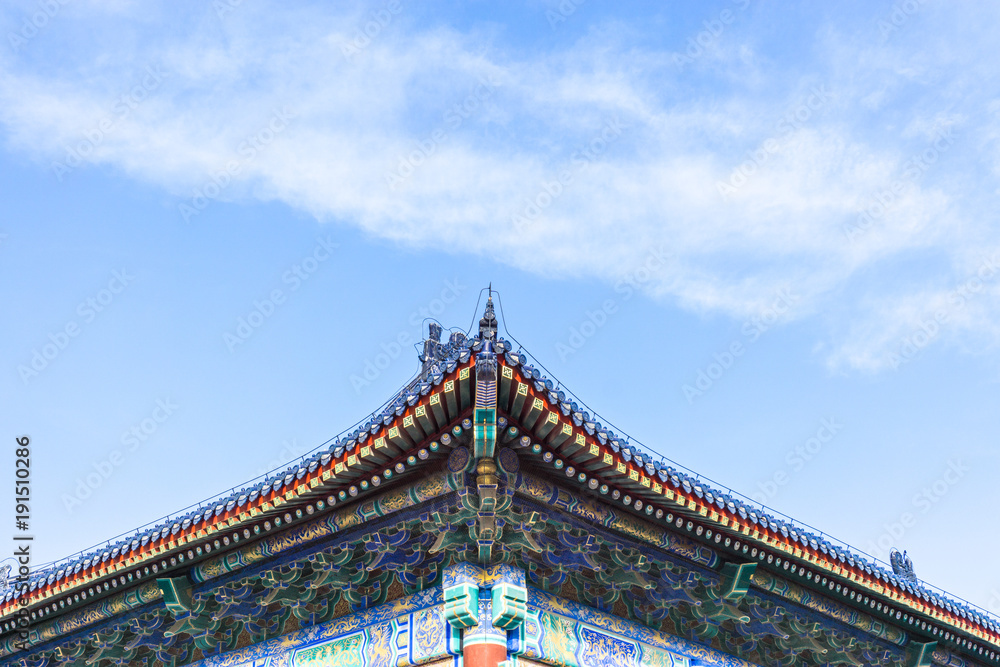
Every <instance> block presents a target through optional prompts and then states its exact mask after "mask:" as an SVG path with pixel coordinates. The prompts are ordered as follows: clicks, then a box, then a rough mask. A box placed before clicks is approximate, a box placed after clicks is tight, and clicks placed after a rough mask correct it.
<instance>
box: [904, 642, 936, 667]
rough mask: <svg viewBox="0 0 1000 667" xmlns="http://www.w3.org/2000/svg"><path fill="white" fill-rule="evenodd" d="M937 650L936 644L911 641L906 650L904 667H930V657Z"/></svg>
mask: <svg viewBox="0 0 1000 667" xmlns="http://www.w3.org/2000/svg"><path fill="white" fill-rule="evenodd" d="M936 648H937V642H926V643H922V642H914V641H911V642H910V643H909V645H908V646H907V648H906V667H930V664H931V655H932V654H933V653H934V649H936Z"/></svg>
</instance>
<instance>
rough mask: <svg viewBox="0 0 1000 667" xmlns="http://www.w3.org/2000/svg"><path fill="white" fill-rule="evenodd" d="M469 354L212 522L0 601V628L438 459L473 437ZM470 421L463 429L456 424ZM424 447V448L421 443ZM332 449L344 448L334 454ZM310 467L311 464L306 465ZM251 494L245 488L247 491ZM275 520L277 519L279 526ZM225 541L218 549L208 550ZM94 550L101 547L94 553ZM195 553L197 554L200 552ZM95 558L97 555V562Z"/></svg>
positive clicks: (175, 564)
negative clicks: (300, 469)
mask: <svg viewBox="0 0 1000 667" xmlns="http://www.w3.org/2000/svg"><path fill="white" fill-rule="evenodd" d="M472 365H473V362H472V359H471V357H470V358H468V359H467V360H466V361H465V362H463V363H457V364H455V365H454V368H453V369H452V370H451V371H450V372H448V373H445V374H442V375H438V376H437V377H435V378H434V379H433V380H431V381H429V382H428V383H427V385H425V386H428V387H430V389H427V390H426V391H425V392H424V393H422V394H421V392H419V391H417V392H416V394H417V396H418V398H417V399H416V400H413V401H412V402H410V403H409V405H407V406H406V407H405V408H404V409H402V410H401V411H399V414H396V415H395V416H394V417H393V418H392V419H389V420H384V421H383V422H376V423H374V424H373V425H372V426H371V427H370V429H368V430H366V431H362V432H360V433H358V435H357V437H355V438H352V439H351V441H350V442H349V443H347V444H346V445H344V446H340V447H336V449H335V453H326V454H323V455H317V457H316V465H315V466H312V465H311V464H310V465H308V466H307V468H306V470H307V471H306V472H305V473H304V474H302V475H301V476H299V477H297V478H296V479H295V480H294V481H293V482H292V483H290V484H283V485H281V487H280V488H277V489H276V488H274V485H273V484H271V483H268V484H266V485H261V487H258V490H260V489H261V488H265V489H266V490H262V491H261V492H260V493H259V495H258V496H257V497H256V498H255V499H254V500H253V501H250V500H247V501H246V502H244V503H243V504H242V505H237V506H234V507H233V508H232V509H231V510H227V511H225V512H223V513H221V514H219V515H217V516H214V517H212V518H211V520H208V521H205V520H202V521H197V522H191V524H190V525H189V526H188V527H187V528H178V529H177V530H176V531H168V533H167V534H166V535H164V536H162V537H159V538H158V539H155V540H150V541H149V542H147V543H146V544H144V545H141V546H140V547H138V548H137V549H132V550H130V551H129V553H128V554H126V555H118V556H116V557H108V558H107V559H104V560H101V561H100V562H98V563H96V564H93V565H91V566H89V567H86V568H81V569H80V571H78V572H75V573H72V574H69V575H65V576H63V577H62V578H60V579H57V580H55V581H53V582H52V583H45V584H43V585H40V586H38V587H36V588H35V589H34V590H32V591H30V592H29V593H27V599H26V600H25V599H24V594H22V595H21V596H12V597H11V598H10V599H7V600H5V601H4V602H3V603H0V632H2V633H6V632H10V631H12V630H14V629H15V627H16V626H17V623H18V616H19V614H21V613H22V609H27V611H28V613H29V614H30V617H31V622H32V623H37V622H39V621H43V620H46V619H47V618H49V617H51V616H53V615H56V614H58V613H61V612H64V611H67V610H70V609H75V608H80V607H83V606H86V605H88V604H90V603H92V602H94V600H95V599H97V598H101V597H104V596H107V595H112V594H115V593H117V592H118V591H119V590H124V589H126V588H129V587H131V586H133V585H134V584H133V582H137V581H141V580H142V579H144V578H145V579H147V580H151V579H152V578H155V577H156V576H163V573H164V572H167V571H169V570H171V569H174V568H179V567H183V566H184V565H185V561H190V560H191V558H190V557H189V556H188V554H189V553H190V554H194V553H195V550H197V549H198V548H199V547H201V548H204V547H205V545H208V548H209V551H208V552H207V553H205V554H204V557H206V558H207V557H208V553H212V552H214V551H219V552H220V553H224V552H226V551H227V550H229V549H230V543H232V549H235V548H236V547H237V544H238V543H239V541H240V540H241V539H243V540H246V539H252V538H253V537H255V536H256V535H259V534H260V531H261V527H262V526H263V524H264V522H265V521H271V520H273V519H274V518H275V517H277V518H278V519H279V522H280V519H281V515H283V514H286V513H288V512H296V510H298V512H303V511H304V509H303V508H305V507H306V506H308V507H310V508H311V509H312V511H311V512H310V514H311V513H312V512H315V511H316V510H317V507H316V505H318V506H319V507H318V509H320V511H322V510H324V509H328V508H331V507H333V506H335V505H337V503H339V502H344V501H349V500H354V499H355V498H357V497H359V496H361V495H364V494H366V493H369V492H372V491H376V490H378V487H379V486H380V484H382V483H383V481H384V480H387V479H390V478H392V477H394V476H396V475H399V474H403V473H408V472H410V471H412V470H413V469H414V468H418V467H421V466H422V464H423V463H424V461H426V460H428V459H437V458H440V457H441V456H443V454H444V453H446V452H447V451H449V450H450V446H454V444H455V443H456V442H457V441H458V440H459V439H463V440H464V439H467V438H469V437H471V435H470V433H471V428H472V424H471V420H468V415H471V410H472V400H473V387H472V384H473V380H472V372H471V367H472ZM463 419H465V420H466V421H468V425H467V426H463V424H462V421H463ZM425 445H426V446H425ZM336 450H342V451H339V452H337V451H336ZM308 468H312V469H311V470H308ZM251 495H253V494H252V493H250V491H248V492H247V496H248V498H249V496H251ZM279 525H280V524H279ZM218 540H224V541H225V543H224V544H223V545H222V546H221V547H213V544H214V543H215V542H216V541H218ZM95 553H96V554H98V555H99V554H100V553H101V552H100V551H98V552H95ZM200 556H201V554H200V553H199V554H198V556H196V558H197V557H200ZM96 558H97V556H96V555H95V559H96Z"/></svg>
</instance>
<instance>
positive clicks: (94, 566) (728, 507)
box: [0, 334, 1000, 646]
mask: <svg viewBox="0 0 1000 667" xmlns="http://www.w3.org/2000/svg"><path fill="white" fill-rule="evenodd" d="M482 345H483V342H482V340H480V339H479V338H466V337H465V336H464V335H458V336H456V335H454V334H453V335H452V337H451V339H450V340H449V342H448V343H447V344H444V345H439V349H438V356H437V358H433V359H427V360H425V363H424V367H423V369H422V371H421V373H419V374H418V376H417V377H416V378H415V379H414V380H412V381H411V382H410V383H408V384H407V385H406V386H405V387H403V388H402V389H401V390H400V391H399V392H398V393H397V394H395V395H394V396H393V398H392V399H390V400H389V401H388V402H387V403H386V404H385V405H383V407H382V408H380V409H379V410H377V411H376V412H374V413H372V414H371V415H369V417H368V418H366V419H365V420H363V421H362V422H361V423H359V425H358V426H357V427H356V428H353V429H351V430H350V431H349V432H346V433H344V434H342V435H341V436H340V437H338V438H336V439H335V440H333V442H332V443H330V442H329V441H328V443H324V446H321V447H324V448H323V449H321V450H319V451H316V452H314V453H313V454H311V455H309V456H307V457H305V458H304V459H303V460H302V461H301V462H299V463H297V464H291V465H289V466H288V467H287V468H286V469H284V470H283V471H280V472H274V473H271V474H268V475H265V476H263V477H262V478H259V479H258V480H255V481H254V482H252V483H249V484H248V486H247V487H245V488H241V489H239V490H235V489H234V490H232V491H230V492H228V493H226V494H224V495H222V496H220V497H216V498H213V499H210V500H208V501H204V502H203V503H201V504H200V505H199V507H198V508H197V509H193V510H190V511H187V512H185V513H182V514H179V515H177V516H172V517H168V518H166V519H164V520H163V521H161V522H159V523H157V524H156V525H153V526H151V527H148V528H145V529H142V530H140V531H138V532H137V533H136V534H134V535H130V536H128V537H122V538H119V539H117V540H116V541H115V542H114V543H109V544H107V545H105V546H103V547H95V548H94V549H91V550H88V551H87V552H85V553H81V554H78V555H76V556H73V557H70V558H68V559H64V560H61V561H58V562H55V563H52V564H50V565H48V566H46V567H44V568H42V569H41V570H39V571H37V572H35V573H33V574H32V576H31V578H30V583H29V585H28V587H27V589H26V592H23V593H22V592H20V591H16V590H13V589H10V590H8V591H7V592H6V593H5V594H4V595H3V597H2V598H0V618H2V617H4V616H7V615H9V614H10V613H11V610H12V609H14V608H15V606H17V605H19V603H20V598H21V596H22V595H27V596H29V597H30V598H35V599H32V601H31V604H34V603H35V602H36V601H41V600H43V599H45V598H46V597H48V595H49V594H50V593H51V594H61V593H64V592H65V591H67V590H70V589H72V588H73V587H74V586H76V585H79V584H80V583H84V584H86V583H88V582H92V581H95V580H98V579H104V578H107V577H110V576H111V575H112V574H113V573H114V572H115V570H114V568H111V567H110V565H112V564H116V563H134V562H137V561H138V559H139V558H142V557H145V556H148V555H150V554H152V555H153V556H154V557H159V555H160V554H165V553H173V551H175V550H177V549H178V548H179V547H180V546H183V545H184V543H185V538H187V537H189V536H190V537H191V539H195V536H200V537H204V536H205V535H208V534H210V533H211V532H212V531H213V530H217V529H218V528H220V527H228V526H231V525H238V524H239V523H240V521H241V520H245V519H246V518H247V516H248V515H249V516H255V515H257V514H258V513H259V512H260V511H262V509H261V508H270V509H272V510H273V509H274V508H276V507H278V506H280V505H281V504H283V502H284V501H283V489H284V490H285V491H286V492H287V490H288V489H294V488H296V487H297V486H299V485H301V484H303V483H304V482H306V483H307V482H310V480H312V479H317V476H318V475H320V474H326V473H325V472H324V471H326V470H328V469H329V468H330V467H332V466H331V464H332V463H333V462H335V461H337V460H340V459H343V458H344V457H346V456H350V455H351V454H353V453H356V452H358V451H359V449H360V448H362V447H364V446H365V444H366V443H367V442H369V441H370V440H372V439H374V438H375V436H379V434H380V433H382V432H383V431H384V430H385V429H387V428H388V427H389V426H390V425H391V424H393V422H394V421H396V419H397V418H399V417H401V416H402V415H403V414H404V413H406V412H407V411H408V409H410V408H413V406H415V405H417V404H418V403H419V402H421V401H422V399H424V398H426V397H427V396H428V395H429V394H430V393H431V392H432V391H433V390H434V388H435V387H439V386H440V385H441V384H442V382H444V381H445V380H446V378H447V377H449V376H451V375H453V374H455V372H456V371H457V370H459V369H461V368H468V367H469V366H470V365H471V364H470V363H469V362H470V359H471V357H472V355H473V353H475V352H477V351H479V350H480V349H481V348H482ZM495 350H496V352H497V353H498V354H499V355H500V356H501V357H502V363H503V365H505V366H507V367H510V368H512V369H516V372H517V374H518V376H519V377H520V379H521V380H524V381H526V382H527V383H528V384H529V385H530V386H531V388H532V389H533V395H534V396H536V397H537V398H540V399H542V400H543V401H544V402H545V404H546V406H547V407H548V408H549V409H551V410H553V411H558V414H560V415H562V417H564V418H566V419H567V423H571V424H572V425H573V426H574V427H576V428H578V429H580V430H582V432H583V433H585V434H586V435H587V436H589V437H590V438H592V439H593V440H594V441H595V444H598V445H600V447H602V448H606V449H607V450H608V451H610V452H613V453H614V455H615V456H616V457H617V458H618V460H619V461H621V462H623V463H624V464H627V465H628V467H629V469H631V468H632V466H635V468H636V469H638V470H640V471H642V472H644V473H645V474H646V475H647V476H648V477H649V478H650V479H652V480H657V481H658V482H659V484H657V486H660V485H662V487H663V489H664V490H663V492H662V494H668V495H667V497H675V498H677V499H680V498H684V502H690V503H694V504H696V505H697V506H698V507H700V508H709V507H711V508H713V509H712V512H713V514H717V515H719V516H725V517H731V519H732V521H733V522H734V524H733V525H739V526H741V527H742V528H743V533H744V534H747V530H746V529H747V527H749V526H753V527H756V529H757V530H756V531H754V533H753V534H754V536H755V539H757V540H758V541H763V542H764V543H769V544H772V545H773V544H774V543H775V542H781V543H782V546H783V548H787V549H791V548H792V545H794V546H795V550H796V551H799V552H800V553H801V555H799V556H796V558H798V559H800V560H805V561H809V562H817V561H818V559H820V558H821V557H820V556H819V554H822V556H823V557H825V558H823V560H825V561H826V562H827V564H836V563H839V564H841V565H843V566H846V567H844V568H839V567H837V568H836V569H837V570H839V571H838V572H837V573H836V574H837V575H840V576H842V577H844V578H845V580H849V581H858V582H861V583H864V582H863V581H862V580H869V581H874V582H880V583H881V584H882V585H883V586H884V588H883V591H882V592H883V596H884V597H887V598H889V599H893V600H895V601H896V602H897V603H899V604H903V605H904V606H905V607H907V608H912V609H916V610H917V611H919V612H920V613H923V614H926V615H929V616H932V617H934V618H938V619H939V620H942V621H948V620H949V619H948V618H947V617H946V616H944V615H942V614H939V613H936V612H935V609H938V610H943V611H944V612H946V614H947V615H950V616H952V617H953V618H954V619H959V618H960V619H963V620H964V621H967V623H964V624H963V623H956V625H957V626H958V627H960V629H962V630H964V631H970V630H975V628H970V625H969V624H974V625H975V626H978V628H980V629H981V631H977V632H974V633H973V634H975V635H976V636H978V637H979V638H980V639H981V640H985V641H988V642H989V643H990V644H992V645H993V646H1000V621H998V619H997V618H995V617H993V616H991V615H989V614H987V613H985V612H984V611H982V610H980V609H978V608H975V607H974V606H972V605H971V604H969V603H967V602H965V601H963V600H961V599H958V598H955V597H954V596H951V595H949V594H947V593H944V592H943V591H940V590H937V589H935V588H932V587H930V586H928V585H927V584H925V583H924V582H920V581H918V582H910V581H907V580H905V579H903V578H901V577H899V576H897V575H896V574H895V573H894V572H893V571H892V570H891V569H890V568H888V567H885V566H884V565H883V564H881V563H879V562H878V561H876V560H875V559H873V558H872V557H870V556H868V555H867V554H863V553H862V552H860V551H859V550H857V549H853V548H851V547H849V546H847V545H845V544H842V543H837V542H836V541H834V540H832V538H829V536H826V535H824V534H823V533H820V532H818V531H816V530H815V529H811V528H809V527H808V526H803V525H801V524H799V523H797V522H795V521H793V520H791V519H788V518H787V517H785V518H782V517H779V516H775V514H776V513H775V512H773V511H768V509H767V508H763V507H761V506H759V505H757V504H756V503H754V502H752V501H750V500H749V499H746V498H744V497H741V496H740V495H739V494H737V493H736V492H734V491H732V490H729V489H725V490H720V489H719V488H716V487H717V486H720V485H717V484H716V483H714V482H712V483H711V484H710V483H709V482H707V481H706V480H705V479H703V478H702V477H700V476H698V475H697V474H695V473H693V472H691V471H688V470H686V469H684V468H683V467H682V466H680V465H679V464H677V463H675V462H673V461H670V460H669V459H666V458H663V457H662V456H660V455H657V454H655V453H653V452H651V451H649V450H648V448H646V447H644V446H642V445H639V444H637V443H635V442H634V441H633V440H632V439H631V438H630V437H628V436H623V435H620V434H618V433H616V432H615V431H613V430H612V429H610V428H608V427H607V426H605V425H604V424H603V423H602V422H601V421H600V419H599V417H598V416H597V415H596V414H592V413H591V412H590V411H589V410H588V409H587V408H586V406H585V405H584V404H583V403H582V402H580V401H578V400H577V399H576V398H575V397H574V396H573V395H572V394H570V393H568V392H567V391H566V390H565V389H564V388H563V387H562V386H561V385H560V384H559V383H558V382H556V381H554V380H553V379H551V378H549V377H546V376H545V375H544V374H542V372H541V371H540V370H539V368H538V366H540V365H536V364H533V363H529V358H528V356H527V355H526V354H525V353H524V351H522V349H521V348H519V349H518V350H516V351H515V350H514V348H513V345H512V344H511V343H510V342H508V341H506V340H504V339H503V338H500V339H499V340H498V342H497V343H496V345H495ZM422 360H423V359H422ZM713 485H714V486H713ZM671 489H672V491H670V490H671ZM633 493H635V495H636V496H638V495H639V494H640V493H642V494H644V497H646V498H647V499H648V501H649V502H662V500H663V498H662V497H658V494H654V493H653V492H652V491H647V490H642V491H634V492H633ZM626 497H627V496H626ZM241 517H242V519H241ZM758 534H759V537H758ZM778 536H780V538H779V537H778ZM112 581H116V580H114V579H112ZM832 583H833V579H832V578H831V590H832ZM105 584H106V582H105ZM115 585H117V584H115ZM844 590H845V593H846V588H845V589H844ZM859 598H860V595H859ZM866 599H867V598H866ZM921 601H922V602H923V603H924V604H920V602H921ZM874 604H875V600H874V598H873V599H872V606H873V607H874Z"/></svg>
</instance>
